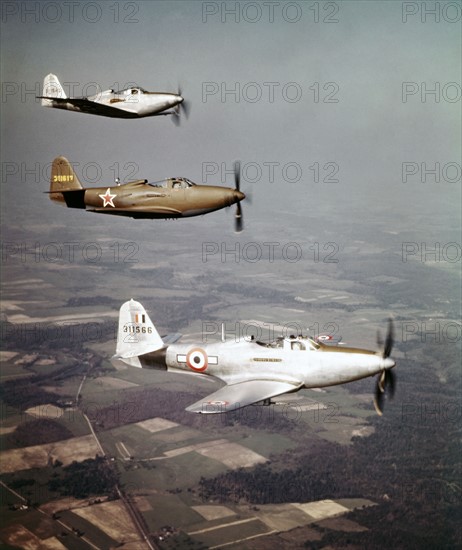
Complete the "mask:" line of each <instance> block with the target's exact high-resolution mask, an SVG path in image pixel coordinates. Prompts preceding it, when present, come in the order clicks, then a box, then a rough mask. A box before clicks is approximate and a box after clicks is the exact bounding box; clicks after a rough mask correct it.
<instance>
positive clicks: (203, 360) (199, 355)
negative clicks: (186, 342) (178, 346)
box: [186, 348, 209, 372]
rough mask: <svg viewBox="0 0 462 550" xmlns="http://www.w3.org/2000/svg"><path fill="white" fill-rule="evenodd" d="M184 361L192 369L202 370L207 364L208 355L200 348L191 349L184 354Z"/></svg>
mask: <svg viewBox="0 0 462 550" xmlns="http://www.w3.org/2000/svg"><path fill="white" fill-rule="evenodd" d="M186 363H187V364H188V367H190V368H191V369H192V370H195V371H198V372H204V371H205V369H206V368H207V366H208V364H209V363H208V357H207V354H206V353H205V351H204V350H203V349H201V348H194V349H192V350H191V351H190V352H189V353H188V355H187V356H186Z"/></svg>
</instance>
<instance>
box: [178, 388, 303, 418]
mask: <svg viewBox="0 0 462 550" xmlns="http://www.w3.org/2000/svg"><path fill="white" fill-rule="evenodd" d="M302 386H303V384H301V383H297V382H293V383H292V382H281V381H278V380H244V381H242V382H237V383H235V384H229V385H226V386H223V387H222V388H220V389H219V390H218V391H216V392H214V393H211V394H210V395H207V397H203V398H202V399H200V400H199V401H197V402H196V403H194V404H193V405H190V406H189V407H187V408H186V410H187V411H189V412H195V413H204V414H216V413H223V412H229V411H234V410H236V409H240V408H242V407H246V406H247V405H252V404H254V403H257V402H258V401H263V400H265V399H269V398H270V397H275V396H276V395H281V394H282V393H289V392H293V391H297V390H299V389H300V388H301V387H302Z"/></svg>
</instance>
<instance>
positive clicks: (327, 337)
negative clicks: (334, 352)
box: [318, 334, 332, 342]
mask: <svg viewBox="0 0 462 550" xmlns="http://www.w3.org/2000/svg"><path fill="white" fill-rule="evenodd" d="M318 340H321V342H327V341H329V340H332V336H331V335H330V334H320V335H319V336H318Z"/></svg>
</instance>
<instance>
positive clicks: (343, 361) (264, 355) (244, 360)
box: [140, 339, 395, 388]
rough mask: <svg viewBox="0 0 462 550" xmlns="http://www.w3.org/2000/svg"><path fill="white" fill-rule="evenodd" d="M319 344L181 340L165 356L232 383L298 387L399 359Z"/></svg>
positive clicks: (179, 367)
mask: <svg viewBox="0 0 462 550" xmlns="http://www.w3.org/2000/svg"><path fill="white" fill-rule="evenodd" d="M318 346H319V347H318V349H310V348H309V345H308V341H307V339H286V340H285V341H284V342H283V345H282V346H281V347H267V346H265V345H261V344H259V343H257V342H255V341H246V340H243V341H240V342H238V343H236V342H235V341H232V340H230V341H227V342H217V343H213V344H212V343H211V344H204V345H201V346H195V345H192V344H184V343H176V344H173V345H171V346H169V347H168V348H167V350H166V353H165V355H164V357H165V359H164V361H165V367H166V368H167V369H168V370H172V371H177V372H178V371H182V372H188V373H191V372H193V373H194V372H196V373H198V374H201V375H209V376H214V377H216V378H219V379H220V380H223V381H224V382H226V383H227V384H233V383H236V382H239V381H241V380H242V379H243V377H245V378H249V379H252V380H278V381H281V382H289V383H292V384H294V387H296V386H300V383H302V384H303V387H305V388H318V387H324V386H334V385H337V384H344V383H346V382H352V381H354V380H359V379H361V378H367V377H369V376H374V375H376V374H378V373H380V372H382V371H383V370H385V369H389V368H391V367H393V366H394V365H395V362H394V361H393V360H391V359H385V358H383V357H382V356H381V355H380V354H377V353H375V352H373V351H369V350H362V349H357V348H347V347H335V346H327V345H319V344H318ZM140 361H141V365H140V366H144V367H146V366H147V364H146V363H145V364H143V357H140ZM159 366H160V365H159Z"/></svg>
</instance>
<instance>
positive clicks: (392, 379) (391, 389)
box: [385, 370, 396, 399]
mask: <svg viewBox="0 0 462 550" xmlns="http://www.w3.org/2000/svg"><path fill="white" fill-rule="evenodd" d="M385 372H386V373H387V374H386V377H385V386H388V395H389V396H390V399H393V397H394V396H395V388H396V375H395V373H394V372H393V371H392V370H387V371H385Z"/></svg>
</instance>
